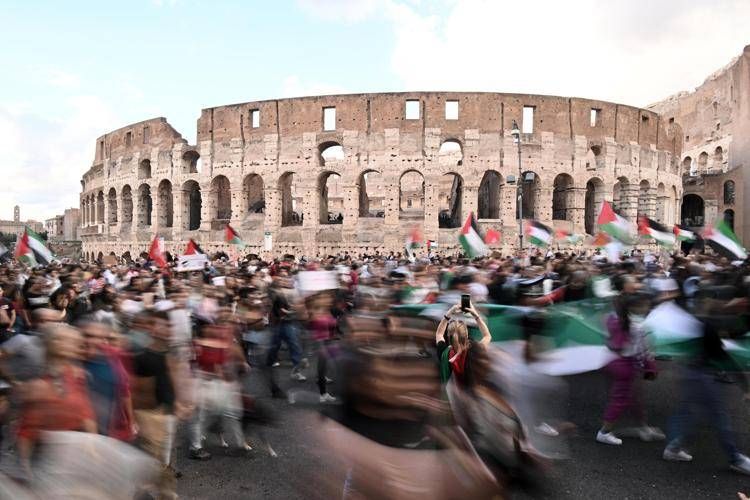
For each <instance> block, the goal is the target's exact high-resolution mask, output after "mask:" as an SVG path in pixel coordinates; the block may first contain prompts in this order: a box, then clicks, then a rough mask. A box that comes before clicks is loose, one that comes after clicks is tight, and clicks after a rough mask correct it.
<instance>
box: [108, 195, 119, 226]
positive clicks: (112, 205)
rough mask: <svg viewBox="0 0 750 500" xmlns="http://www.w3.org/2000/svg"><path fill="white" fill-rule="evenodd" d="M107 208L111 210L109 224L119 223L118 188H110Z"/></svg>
mask: <svg viewBox="0 0 750 500" xmlns="http://www.w3.org/2000/svg"><path fill="white" fill-rule="evenodd" d="M107 210H108V211H109V218H108V220H107V223H108V224H117V190H115V188H109V192H108V193H107Z"/></svg>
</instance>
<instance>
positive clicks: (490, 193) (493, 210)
mask: <svg viewBox="0 0 750 500" xmlns="http://www.w3.org/2000/svg"><path fill="white" fill-rule="evenodd" d="M501 186H502V176H501V175H500V174H499V173H497V172H495V171H494V170H487V171H486V172H485V173H484V175H483V176H482V182H481V183H480V184H479V191H478V192H477V207H478V208H477V214H478V215H477V216H478V218H480V219H499V218H500V200H501V196H500V190H501Z"/></svg>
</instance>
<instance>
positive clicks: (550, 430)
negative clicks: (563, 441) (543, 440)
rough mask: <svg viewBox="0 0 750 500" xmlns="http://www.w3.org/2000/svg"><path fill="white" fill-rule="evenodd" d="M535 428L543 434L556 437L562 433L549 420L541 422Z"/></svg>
mask: <svg viewBox="0 0 750 500" xmlns="http://www.w3.org/2000/svg"><path fill="white" fill-rule="evenodd" d="M534 430H535V431H536V432H538V433H539V434H541V435H542V436H549V437H556V436H559V435H560V433H559V432H557V429H555V428H554V427H552V426H551V425H549V424H548V423H547V422H542V423H541V424H539V425H537V426H536V427H534Z"/></svg>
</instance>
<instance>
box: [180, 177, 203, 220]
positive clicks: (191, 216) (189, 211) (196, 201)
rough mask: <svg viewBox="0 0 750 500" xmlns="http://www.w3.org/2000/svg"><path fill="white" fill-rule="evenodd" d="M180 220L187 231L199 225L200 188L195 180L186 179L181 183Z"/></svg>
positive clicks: (201, 201)
mask: <svg viewBox="0 0 750 500" xmlns="http://www.w3.org/2000/svg"><path fill="white" fill-rule="evenodd" d="M182 193H183V194H182V214H183V217H182V220H183V221H184V227H185V229H187V230H188V231H195V230H196V229H199V228H200V227H201V205H202V203H203V200H202V199H201V188H200V186H199V185H198V183H197V182H195V181H187V182H185V184H183V185H182Z"/></svg>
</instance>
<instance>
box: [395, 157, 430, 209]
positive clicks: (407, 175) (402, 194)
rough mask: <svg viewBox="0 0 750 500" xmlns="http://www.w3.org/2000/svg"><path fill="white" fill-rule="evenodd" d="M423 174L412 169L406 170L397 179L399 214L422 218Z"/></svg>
mask: <svg viewBox="0 0 750 500" xmlns="http://www.w3.org/2000/svg"><path fill="white" fill-rule="evenodd" d="M424 188H425V182H424V176H423V175H422V173H421V172H419V171H418V170H414V169H409V170H406V171H405V172H403V173H402V174H401V176H400V177H399V179H398V200H399V202H398V203H399V205H398V206H399V216H400V217H402V218H414V219H422V218H424V208H425V207H424V201H425V198H424Z"/></svg>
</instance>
